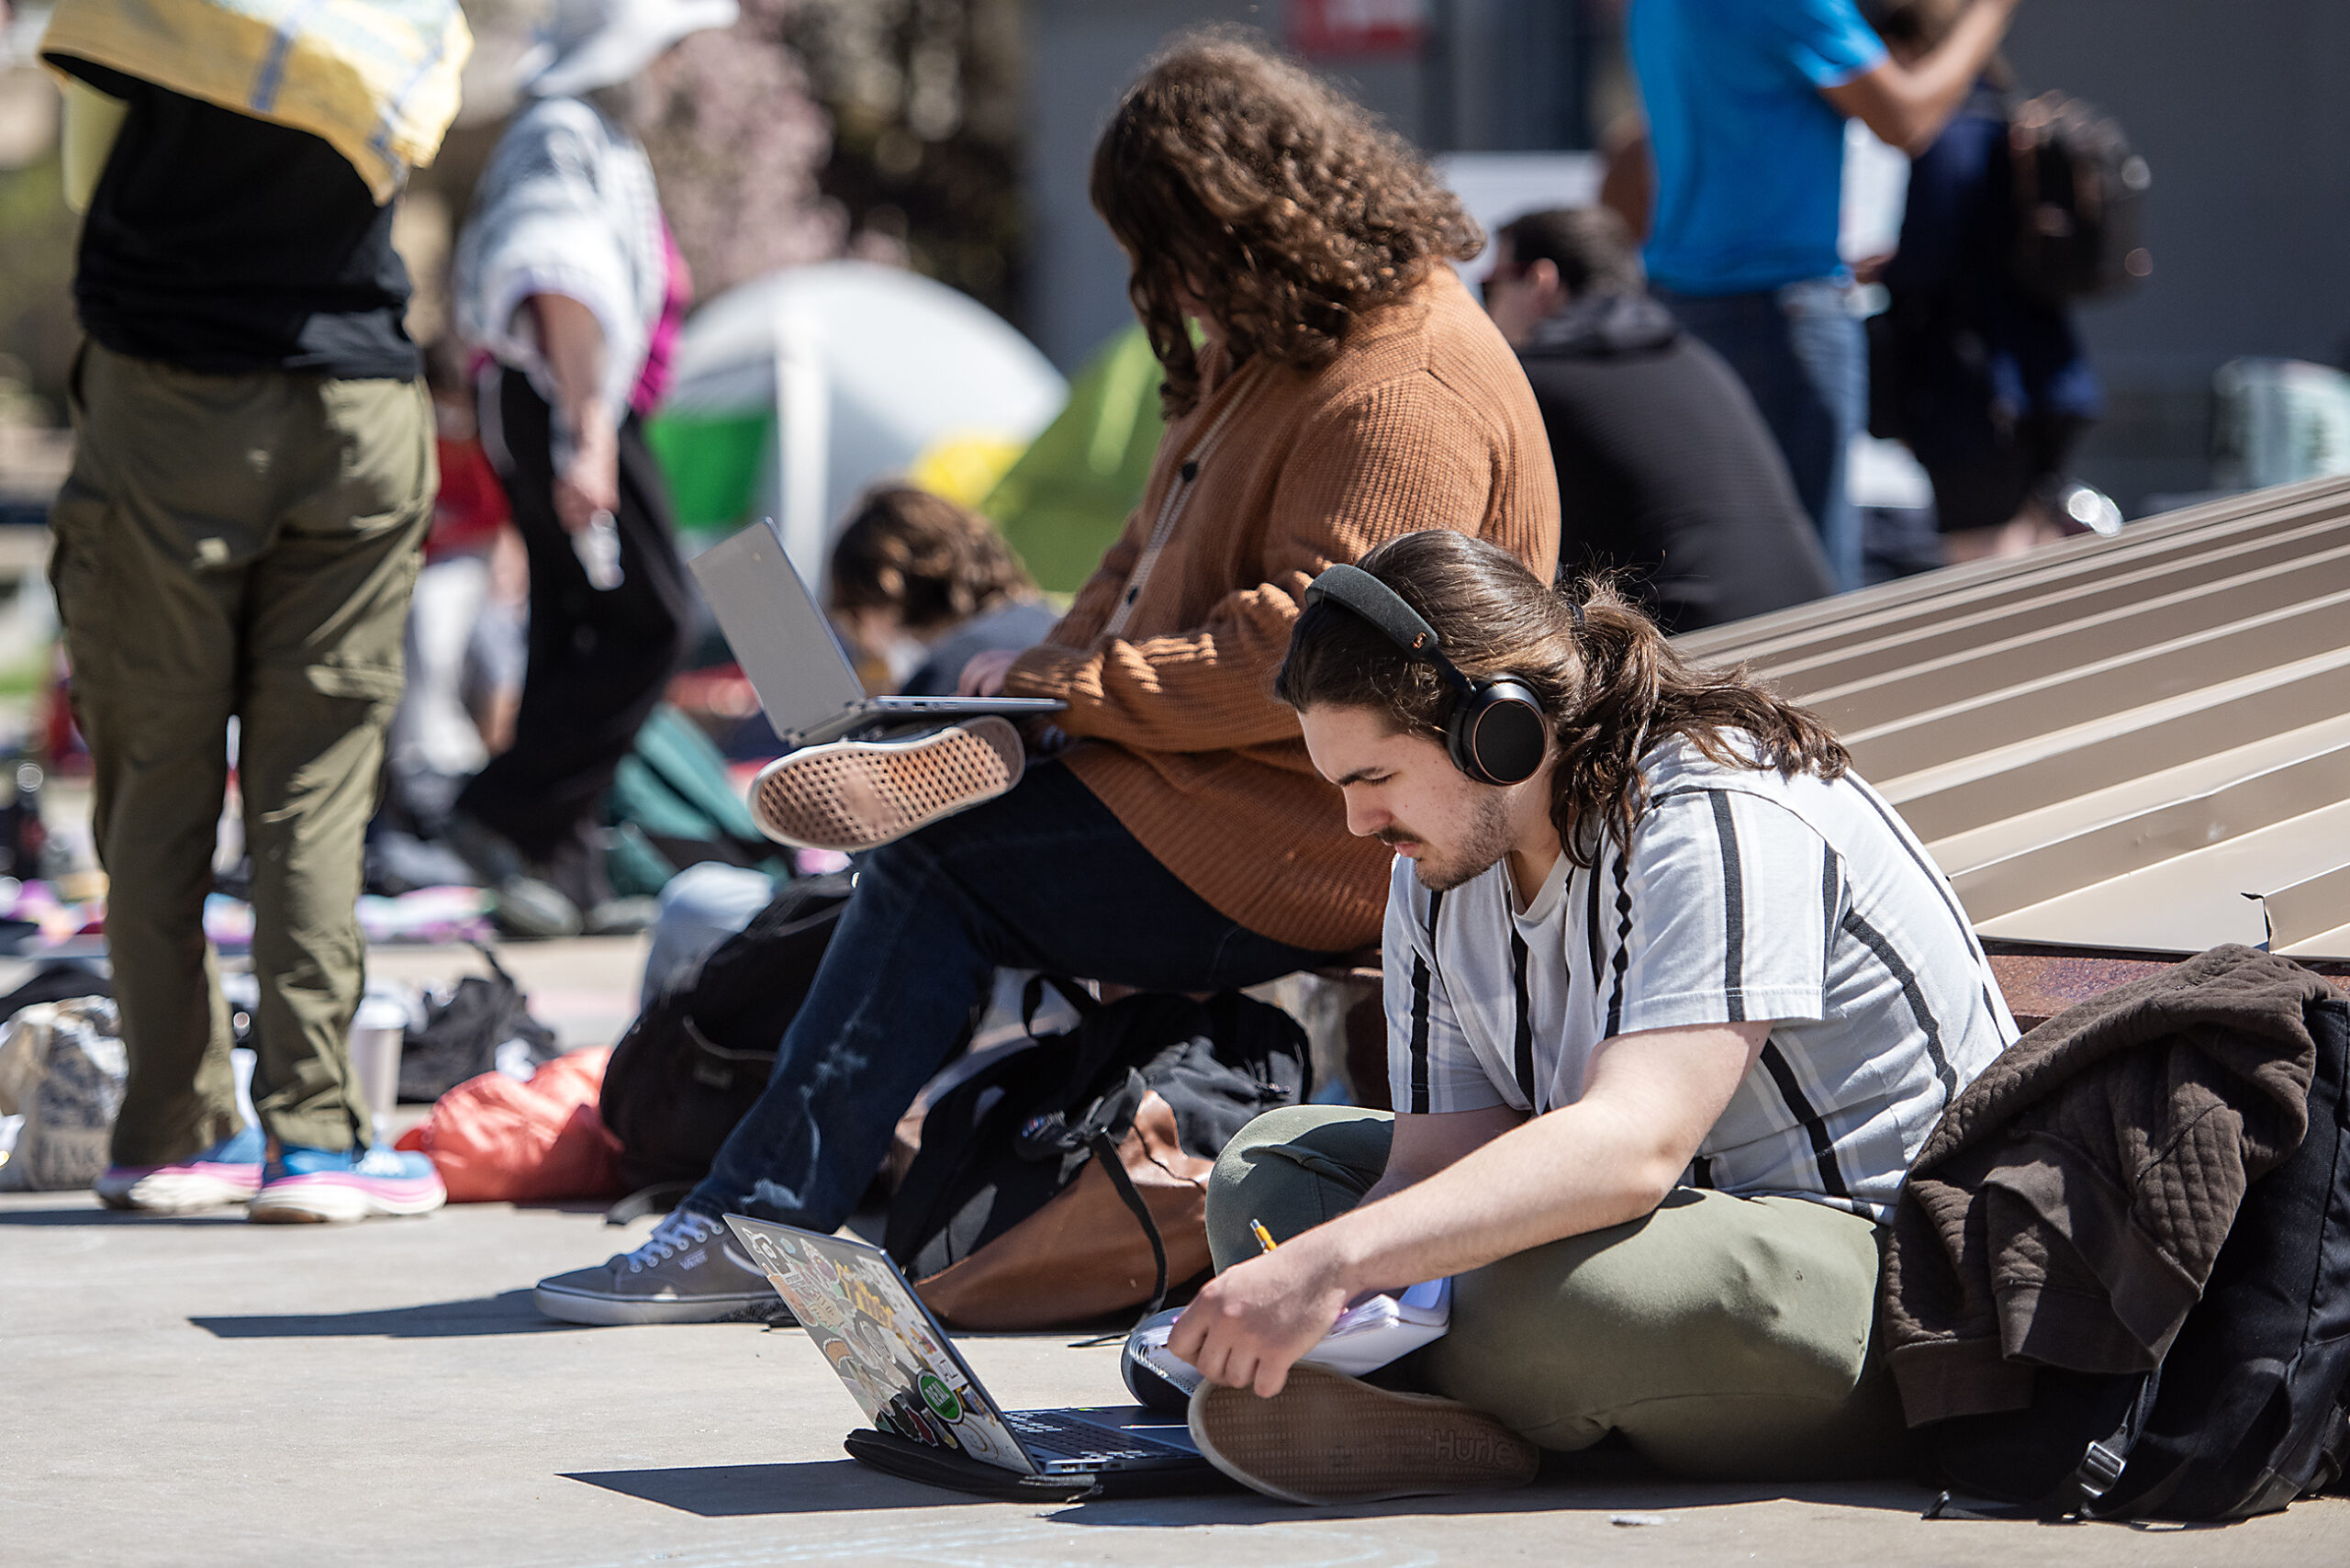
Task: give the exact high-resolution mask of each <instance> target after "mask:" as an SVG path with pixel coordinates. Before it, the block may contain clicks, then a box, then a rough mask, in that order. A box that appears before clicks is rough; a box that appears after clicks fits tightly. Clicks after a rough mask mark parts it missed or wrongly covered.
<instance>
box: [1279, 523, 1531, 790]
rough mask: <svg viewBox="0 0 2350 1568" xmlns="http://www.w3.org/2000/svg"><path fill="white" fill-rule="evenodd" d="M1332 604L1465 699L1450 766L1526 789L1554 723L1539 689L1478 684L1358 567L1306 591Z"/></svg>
mask: <svg viewBox="0 0 2350 1568" xmlns="http://www.w3.org/2000/svg"><path fill="white" fill-rule="evenodd" d="M1325 599H1328V600H1330V601H1331V602H1333V603H1335V604H1337V605H1340V606H1343V607H1344V608H1345V609H1347V610H1351V611H1353V612H1354V613H1355V614H1356V615H1359V616H1360V617H1361V618H1362V619H1363V620H1365V621H1368V622H1371V625H1373V626H1375V627H1377V628H1378V629H1379V630H1380V632H1381V633H1383V634H1384V635H1385V636H1386V638H1387V640H1388V641H1389V642H1391V643H1393V644H1395V645H1396V646H1397V647H1399V648H1401V649H1403V650H1404V652H1405V653H1406V654H1409V655H1411V656H1412V657H1414V658H1416V659H1422V660H1425V661H1426V662H1427V663H1428V664H1430V665H1433V666H1435V667H1436V671H1437V673H1438V675H1440V676H1442V677H1444V678H1445V681H1446V683H1447V684H1448V685H1449V686H1450V687H1451V688H1452V689H1453V690H1454V691H1455V692H1457V693H1458V694H1459V700H1457V701H1455V702H1454V703H1453V705H1452V712H1451V714H1450V715H1449V717H1448V718H1447V719H1446V720H1445V724H1444V749H1445V751H1446V752H1447V754H1449V756H1451V758H1452V765H1453V766H1454V767H1458V768H1459V769H1460V771H1461V772H1463V773H1466V774H1467V775H1468V776H1469V777H1470V778H1474V779H1475V780H1477V782H1478V783H1480V784H1523V783H1525V782H1526V781H1527V779H1529V778H1533V777H1534V775H1535V773H1536V772H1537V771H1538V770H1539V768H1540V767H1541V766H1542V751H1543V747H1544V745H1545V744H1546V743H1547V742H1548V741H1549V739H1550V719H1549V718H1548V717H1547V716H1546V715H1545V714H1544V713H1543V711H1542V704H1541V702H1540V701H1539V700H1538V699H1537V698H1536V697H1535V695H1534V691H1533V689H1532V688H1530V687H1528V686H1527V684H1526V683H1525V682H1524V681H1522V680H1520V679H1518V678H1516V677H1515V676H1507V675H1505V676H1502V677H1499V678H1496V679H1494V680H1472V679H1470V678H1468V677H1467V676H1465V675H1463V674H1461V673H1460V670H1459V668H1457V667H1456V666H1454V665H1453V662H1452V661H1451V660H1450V659H1449V658H1446V657H1445V656H1444V655H1443V654H1442V653H1441V652H1439V651H1438V643H1439V641H1440V639H1438V636H1437V634H1436V628H1435V627H1433V626H1430V625H1429V624H1428V623H1427V621H1425V620H1424V619H1422V618H1421V616H1420V613H1419V611H1418V610H1414V609H1413V608H1412V607H1411V606H1410V605H1408V604H1406V603H1404V599H1403V596H1402V595H1400V594H1398V593H1397V592H1396V591H1395V590H1394V589H1393V588H1389V587H1388V586H1387V585H1386V584H1385V583H1382V582H1381V581H1380V580H1379V579H1378V578H1377V577H1372V576H1371V574H1370V573H1369V572H1366V571H1364V570H1363V569H1362V568H1361V567H1360V566H1344V565H1340V566H1331V567H1329V568H1328V569H1326V571H1324V572H1323V574H1322V575H1321V576H1320V577H1315V579H1314V581H1313V584H1312V585H1311V586H1310V587H1308V588H1306V590H1305V602H1306V604H1307V605H1308V606H1312V605H1315V604H1319V603H1321V602H1322V601H1323V600H1325Z"/></svg>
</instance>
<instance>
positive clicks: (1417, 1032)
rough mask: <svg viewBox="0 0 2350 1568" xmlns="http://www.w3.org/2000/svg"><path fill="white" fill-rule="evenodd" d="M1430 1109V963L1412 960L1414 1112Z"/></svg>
mask: <svg viewBox="0 0 2350 1568" xmlns="http://www.w3.org/2000/svg"><path fill="white" fill-rule="evenodd" d="M1427 1109H1428V961H1427V959H1426V958H1419V957H1417V956H1415V957H1414V958H1413V959H1412V1110H1413V1112H1414V1114H1418V1115H1426V1114H1427Z"/></svg>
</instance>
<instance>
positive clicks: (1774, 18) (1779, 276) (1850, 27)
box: [1631, 0, 1885, 295]
mask: <svg viewBox="0 0 2350 1568" xmlns="http://www.w3.org/2000/svg"><path fill="white" fill-rule="evenodd" d="M1631 50H1632V68H1633V70H1634V72H1635V73H1637V74H1638V75H1639V82H1640V96H1641V98H1642V100H1643V101H1644V102H1645V104H1646V106H1647V108H1648V118H1649V140H1650V144H1651V147H1652V148H1653V149H1654V151H1655V157H1656V207H1655V216H1654V219H1653V221H1652V223H1651V228H1650V231H1649V242H1648V250H1647V257H1648V268H1649V275H1650V277H1651V278H1652V279H1654V280H1655V281H1656V282H1657V283H1658V284H1659V285H1661V286H1663V287H1666V288H1670V289H1673V290H1676V291H1678V292H1680V293H1683V294H1695V295H1719V294H1751V293H1757V292H1760V291H1762V290H1764V289H1773V288H1777V287H1778V286H1780V285H1782V284H1788V283H1794V282H1796V280H1798V279H1800V278H1812V277H1827V276H1830V275H1832V274H1835V273H1836V272H1837V271H1838V270H1839V268H1840V267H1841V265H1842V263H1841V259H1840V258H1839V257H1838V256H1837V253H1836V226H1837V218H1838V209H1839V207H1840V205H1841V197H1842V194H1843V191H1842V187H1843V174H1844V120H1843V117H1842V116H1841V115H1840V114H1838V113H1837V112H1836V110H1835V108H1834V107H1833V106H1830V104H1829V102H1828V101H1827V100H1826V99H1825V98H1823V97H1821V96H1820V89H1821V88H1823V87H1834V86H1840V85H1841V84H1844V83H1846V82H1849V81H1851V80H1852V78H1853V77H1855V76H1860V75H1863V74H1865V73H1868V72H1870V71H1873V70H1874V69H1875V68H1876V67H1877V65H1878V64H1880V63H1881V62H1883V61H1884V59H1885V45H1884V44H1883V43H1882V42H1880V41H1879V40H1878V39H1877V36H1876V34H1875V33H1874V32H1872V31H1871V30H1870V29H1869V25H1868V24H1867V23H1866V22H1864V21H1863V20H1861V14H1860V11H1859V10H1858V9H1857V8H1856V7H1855V6H1854V5H1853V3H1852V0H1633V5H1632V16H1631Z"/></svg>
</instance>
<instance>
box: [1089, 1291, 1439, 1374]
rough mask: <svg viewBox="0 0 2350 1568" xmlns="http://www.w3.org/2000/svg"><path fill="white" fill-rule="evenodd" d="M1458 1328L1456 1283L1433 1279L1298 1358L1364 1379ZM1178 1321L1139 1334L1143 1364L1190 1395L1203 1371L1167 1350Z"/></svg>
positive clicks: (1363, 1314) (1351, 1317) (1342, 1319)
mask: <svg viewBox="0 0 2350 1568" xmlns="http://www.w3.org/2000/svg"><path fill="white" fill-rule="evenodd" d="M1451 1323H1452V1281H1451V1279H1450V1278H1449V1277H1448V1278H1445V1279H1441V1280H1429V1281H1427V1282H1424V1283H1421V1284H1416V1285H1414V1286H1412V1287H1411V1288H1410V1289H1408V1290H1406V1291H1404V1293H1403V1294H1401V1295H1375V1296H1372V1297H1371V1298H1370V1299H1369V1300H1366V1301H1360V1302H1357V1303H1356V1304H1355V1305H1352V1306H1350V1307H1348V1308H1347V1310H1346V1311H1344V1312H1342V1313H1340V1314H1339V1315H1338V1320H1337V1322H1336V1323H1333V1324H1332V1325H1330V1331H1329V1332H1328V1333H1327V1334H1325V1335H1324V1336H1322V1342H1321V1343H1320V1344H1318V1345H1316V1346H1315V1347H1314V1349H1312V1350H1308V1351H1306V1352H1305V1354H1304V1355H1303V1356H1300V1357H1299V1358H1298V1360H1299V1361H1311V1362H1313V1363H1314V1364H1315V1366H1317V1367H1326V1368H1327V1369H1328V1370H1330V1371H1331V1372H1345V1373H1347V1374H1348V1376H1351V1377H1360V1376H1361V1375H1362V1374H1363V1373H1365V1372H1377V1371H1378V1370H1379V1369H1380V1368H1381V1367H1383V1366H1385V1365H1386V1364H1387V1363H1388V1362H1390V1361H1395V1360H1397V1359H1398V1358H1400V1357H1403V1356H1405V1355H1408V1354H1410V1353H1411V1352H1412V1351H1414V1350H1418V1349H1419V1348H1420V1347H1421V1346H1423V1345H1426V1344H1427V1343H1429V1342H1430V1341H1432V1340H1436V1339H1440V1338H1443V1337H1444V1331H1445V1330H1446V1329H1447V1328H1448V1327H1450V1326H1451ZM1174 1327H1175V1323H1174V1319H1173V1318H1172V1317H1169V1320H1168V1321H1167V1322H1165V1323H1154V1324H1151V1325H1149V1326H1148V1327H1144V1328H1142V1329H1139V1330H1137V1333H1138V1336H1139V1338H1138V1340H1137V1342H1136V1350H1137V1351H1138V1353H1139V1354H1140V1355H1141V1357H1142V1359H1143V1360H1144V1361H1147V1362H1148V1363H1150V1365H1152V1366H1154V1367H1156V1368H1158V1370H1159V1371H1160V1372H1164V1373H1166V1374H1167V1376H1168V1378H1169V1380H1170V1381H1172V1382H1173V1383H1174V1384H1175V1386H1177V1387H1178V1388H1181V1389H1182V1390H1184V1391H1185V1392H1186V1393H1189V1392H1190V1391H1191V1390H1192V1389H1194V1388H1196V1387H1198V1386H1199V1382H1200V1374H1199V1370H1198V1369H1197V1368H1195V1367H1193V1366H1192V1363H1191V1362H1189V1361H1184V1360H1183V1359H1182V1358H1181V1357H1180V1356H1178V1355H1176V1354H1175V1352H1174V1351H1172V1350H1169V1349H1168V1348H1167V1337H1168V1335H1169V1333H1171V1332H1173V1330H1174Z"/></svg>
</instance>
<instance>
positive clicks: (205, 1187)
mask: <svg viewBox="0 0 2350 1568" xmlns="http://www.w3.org/2000/svg"><path fill="white" fill-rule="evenodd" d="M260 1191H261V1178H260V1176H259V1175H258V1174H256V1175H254V1176H253V1177H252V1178H251V1179H249V1180H246V1181H237V1180H235V1179H233V1178H227V1177H220V1176H213V1175H208V1174H206V1173H204V1172H201V1171H195V1170H172V1171H163V1170H157V1171H153V1172H151V1173H150V1174H148V1175H145V1176H142V1177H140V1179H139V1180H138V1181H136V1182H130V1183H129V1185H127V1186H116V1187H105V1186H101V1187H98V1188H97V1189H96V1192H97V1194H98V1200H99V1201H100V1202H101V1203H103V1204H106V1207H108V1208H110V1209H127V1210H130V1211H133V1212H135V1213H139V1214H151V1215H184V1214H193V1213H195V1212H196V1211H197V1210H198V1209H222V1208H233V1207H234V1206H235V1205H237V1204H247V1203H251V1202H252V1199H253V1194H255V1193H258V1192H260Z"/></svg>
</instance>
